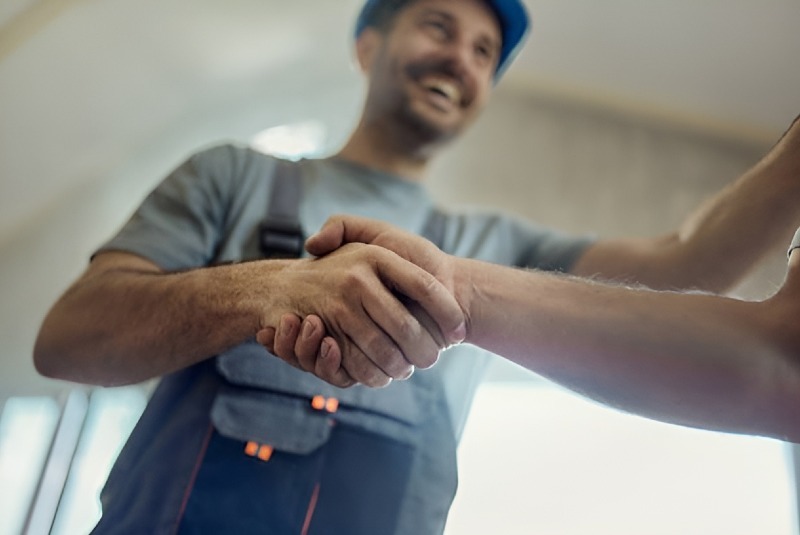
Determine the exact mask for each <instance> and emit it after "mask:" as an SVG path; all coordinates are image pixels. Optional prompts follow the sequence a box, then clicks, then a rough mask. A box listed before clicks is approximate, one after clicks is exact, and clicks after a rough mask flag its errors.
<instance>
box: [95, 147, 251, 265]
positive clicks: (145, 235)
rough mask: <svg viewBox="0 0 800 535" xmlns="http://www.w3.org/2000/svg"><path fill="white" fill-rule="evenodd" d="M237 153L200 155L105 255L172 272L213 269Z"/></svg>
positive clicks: (165, 184) (158, 191)
mask: <svg viewBox="0 0 800 535" xmlns="http://www.w3.org/2000/svg"><path fill="white" fill-rule="evenodd" d="M236 154H237V149H236V148H235V147H233V146H231V145H222V146H218V147H214V148H211V149H207V150H204V151H201V152H198V153H196V154H194V155H193V156H191V157H190V158H189V159H187V160H186V161H185V162H183V163H182V164H181V165H180V166H179V167H178V168H176V169H175V170H174V171H173V172H172V173H170V174H169V176H167V178H165V179H164V180H163V181H162V182H161V183H160V184H159V185H158V186H157V187H156V188H155V189H154V190H153V191H152V192H151V193H150V194H149V195H148V196H147V197H146V198H145V200H144V201H143V202H142V204H141V205H140V206H139V208H138V209H137V210H136V211H135V212H134V214H133V215H132V216H131V218H130V219H129V220H128V222H127V223H126V224H125V225H124V226H123V227H122V229H121V230H120V231H119V233H118V234H117V235H116V236H114V237H113V238H112V239H111V240H109V241H108V242H107V243H105V244H104V245H102V246H101V247H100V248H99V249H98V250H97V251H96V252H95V255H96V254H98V253H100V252H105V251H126V252H130V253H134V254H137V255H139V256H143V257H145V258H147V259H149V260H151V261H153V262H155V263H156V264H158V265H159V266H160V267H161V268H162V269H164V270H167V271H175V270H180V269H188V268H192V267H199V266H204V265H207V264H208V263H210V262H211V261H212V259H213V258H214V257H215V254H216V249H217V247H218V244H219V242H220V239H221V235H222V232H223V229H224V225H225V219H226V213H227V211H228V208H229V206H230V204H231V201H232V195H233V193H232V192H233V188H234V184H233V182H234V180H235V177H236V176H237V174H238V171H239V170H238V169H237V157H236Z"/></svg>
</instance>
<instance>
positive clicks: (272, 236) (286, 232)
mask: <svg viewBox="0 0 800 535" xmlns="http://www.w3.org/2000/svg"><path fill="white" fill-rule="evenodd" d="M258 234H259V240H260V245H261V252H262V253H263V254H264V256H265V257H266V258H299V257H300V256H301V255H302V254H303V243H304V242H305V238H304V236H303V228H302V227H301V226H300V223H298V222H297V221H294V220H292V219H287V218H282V217H275V216H267V217H266V218H265V219H264V221H263V222H262V223H261V226H260V227H259V232H258Z"/></svg>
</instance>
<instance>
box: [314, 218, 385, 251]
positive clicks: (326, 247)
mask: <svg viewBox="0 0 800 535" xmlns="http://www.w3.org/2000/svg"><path fill="white" fill-rule="evenodd" d="M389 228H390V226H389V225H388V224H387V223H383V222H381V221H376V220H373V219H367V218H364V217H356V216H342V215H335V216H332V217H330V218H328V220H327V221H326V222H325V224H324V225H323V226H322V228H321V229H320V230H319V231H318V232H317V233H316V234H313V235H311V236H309V238H308V239H307V240H306V250H307V251H308V252H309V253H311V254H313V255H315V256H322V255H326V254H328V253H330V252H332V251H334V250H336V249H338V248H339V247H341V246H342V245H343V244H345V243H351V242H359V243H372V242H373V241H374V240H375V239H376V238H377V237H378V236H379V235H380V234H381V233H382V232H384V231H385V230H387V229H389Z"/></svg>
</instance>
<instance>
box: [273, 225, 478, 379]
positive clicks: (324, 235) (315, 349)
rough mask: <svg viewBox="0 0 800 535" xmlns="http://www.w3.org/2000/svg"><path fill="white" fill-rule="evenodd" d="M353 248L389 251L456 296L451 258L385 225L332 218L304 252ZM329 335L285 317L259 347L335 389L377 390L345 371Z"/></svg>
mask: <svg viewBox="0 0 800 535" xmlns="http://www.w3.org/2000/svg"><path fill="white" fill-rule="evenodd" d="M352 242H361V243H368V244H372V245H378V246H381V247H383V248H386V249H390V250H391V251H393V252H394V253H396V254H398V255H400V256H401V257H403V258H404V259H406V260H409V261H411V262H413V263H414V264H416V265H418V266H420V267H421V268H423V269H424V270H425V271H426V272H428V273H430V274H432V275H434V276H435V277H436V278H437V279H438V280H439V282H441V283H444V284H445V286H446V287H447V288H448V290H450V291H451V292H452V291H453V286H454V283H453V274H452V267H451V266H450V264H449V262H448V257H447V255H445V254H444V253H442V252H441V251H440V250H439V249H438V248H437V247H436V246H435V245H433V244H432V243H431V242H429V241H427V240H425V239H423V238H420V237H418V236H415V235H413V234H409V233H406V232H403V231H401V230H399V229H397V228H395V227H393V226H391V225H389V224H387V223H383V222H379V221H373V220H369V219H365V218H359V217H354V216H334V217H332V218H330V219H329V220H328V221H327V222H326V223H325V225H324V226H323V228H322V229H321V230H320V231H319V232H318V233H317V234H315V235H314V236H312V237H310V238H309V239H308V241H307V242H306V248H307V249H308V251H309V252H310V253H312V254H315V255H318V256H323V255H326V254H329V253H331V252H333V251H335V250H337V249H338V248H339V247H342V246H344V245H346V244H347V243H352ZM404 304H405V305H406V307H407V308H408V309H409V311H410V312H411V313H412V314H413V315H414V317H415V318H417V320H418V321H420V322H421V323H422V324H423V325H425V326H426V328H427V329H429V330H430V329H434V328H435V325H436V324H435V323H434V321H433V320H434V318H432V317H430V316H429V315H428V313H427V312H428V311H427V310H426V309H424V308H423V307H421V306H420V305H419V303H417V302H415V301H413V300H411V301H409V300H406V301H405V302H404ZM326 334H327V333H326V332H325V327H324V324H323V322H322V320H321V319H320V318H319V317H317V316H314V315H309V316H306V317H305V318H304V319H302V320H301V318H300V317H298V316H297V315H294V314H286V315H284V316H283V317H282V318H281V320H280V322H279V324H278V326H277V329H274V328H268V329H265V330H263V331H261V332H260V333H259V336H258V341H259V342H260V343H261V344H262V345H264V346H266V347H267V349H269V350H270V351H271V352H273V353H274V354H275V355H277V356H279V357H280V358H282V359H283V360H285V361H286V362H288V363H289V364H291V365H293V366H295V367H298V368H301V369H303V370H306V371H309V372H311V373H314V374H315V375H317V376H319V377H320V378H322V379H324V380H326V381H328V382H329V383H331V384H334V385H337V386H349V385H350V384H353V383H354V382H362V383H364V384H367V385H369V386H376V385H375V384H374V383H371V382H369V381H364V380H363V379H362V378H361V377H354V376H352V375H351V374H349V373H348V372H347V371H346V369H345V368H347V365H346V364H345V365H344V366H343V358H342V351H341V349H340V347H339V345H338V343H337V341H336V339H335V338H333V337H331V336H326ZM464 334H466V333H464ZM462 338H463V336H462ZM460 341H461V340H460V339H457V340H451V341H450V343H453V342H460ZM448 345H449V344H448ZM413 360H414V367H417V368H427V367H429V366H431V365H433V363H434V362H435V360H433V361H430V360H428V361H427V362H426V361H425V359H418V358H415V359H413ZM345 362H346V361H345ZM362 362H363V361H362ZM408 362H409V363H410V362H411V360H409V361H408ZM362 369H363V368H362ZM373 371H375V372H376V370H373ZM403 371H404V372H406V373H405V375H404V376H401V375H397V376H394V377H393V378H394V379H405V378H408V377H409V376H410V375H411V373H412V372H413V367H410V368H409V367H405V368H403ZM377 375H378V376H380V374H377ZM378 386H380V384H379V385H378Z"/></svg>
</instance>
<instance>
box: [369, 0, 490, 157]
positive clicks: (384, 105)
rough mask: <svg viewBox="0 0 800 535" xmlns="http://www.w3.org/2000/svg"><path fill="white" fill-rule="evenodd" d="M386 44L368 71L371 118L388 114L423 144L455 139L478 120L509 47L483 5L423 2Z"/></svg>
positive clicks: (476, 1) (456, 0)
mask: <svg viewBox="0 0 800 535" xmlns="http://www.w3.org/2000/svg"><path fill="white" fill-rule="evenodd" d="M378 39H379V44H378V45H377V46H376V50H375V52H374V55H373V56H372V58H371V61H369V64H368V65H367V69H368V75H369V80H370V85H369V94H368V96H367V106H366V113H367V115H368V116H372V117H377V118H383V117H385V116H387V115H388V116H390V117H392V119H393V120H396V121H400V122H401V123H402V124H403V126H406V127H410V128H411V129H412V131H415V132H417V133H419V135H420V136H421V138H420V141H423V142H441V141H446V140H449V139H450V138H453V137H455V136H456V135H458V134H459V133H460V132H461V131H462V130H463V129H464V128H465V127H466V126H467V125H468V124H470V123H471V122H472V121H473V120H474V119H475V117H477V115H478V113H479V112H480V111H481V109H482V108H483V106H484V105H485V103H486V100H487V99H488V96H489V94H490V92H491V89H492V84H493V77H494V72H495V68H496V66H497V61H498V56H499V53H500V47H501V44H502V42H501V33H500V27H499V24H498V22H497V19H496V17H495V15H494V13H493V12H492V11H491V8H489V6H487V5H486V4H485V3H484V2H483V0H416V1H415V2H413V3H411V5H409V6H408V7H406V8H405V9H403V10H402V11H401V12H400V13H398V14H397V16H396V18H395V20H394V22H393V25H392V27H391V28H390V29H389V31H388V32H387V33H386V34H385V35H382V36H380V37H379V38H378Z"/></svg>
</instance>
